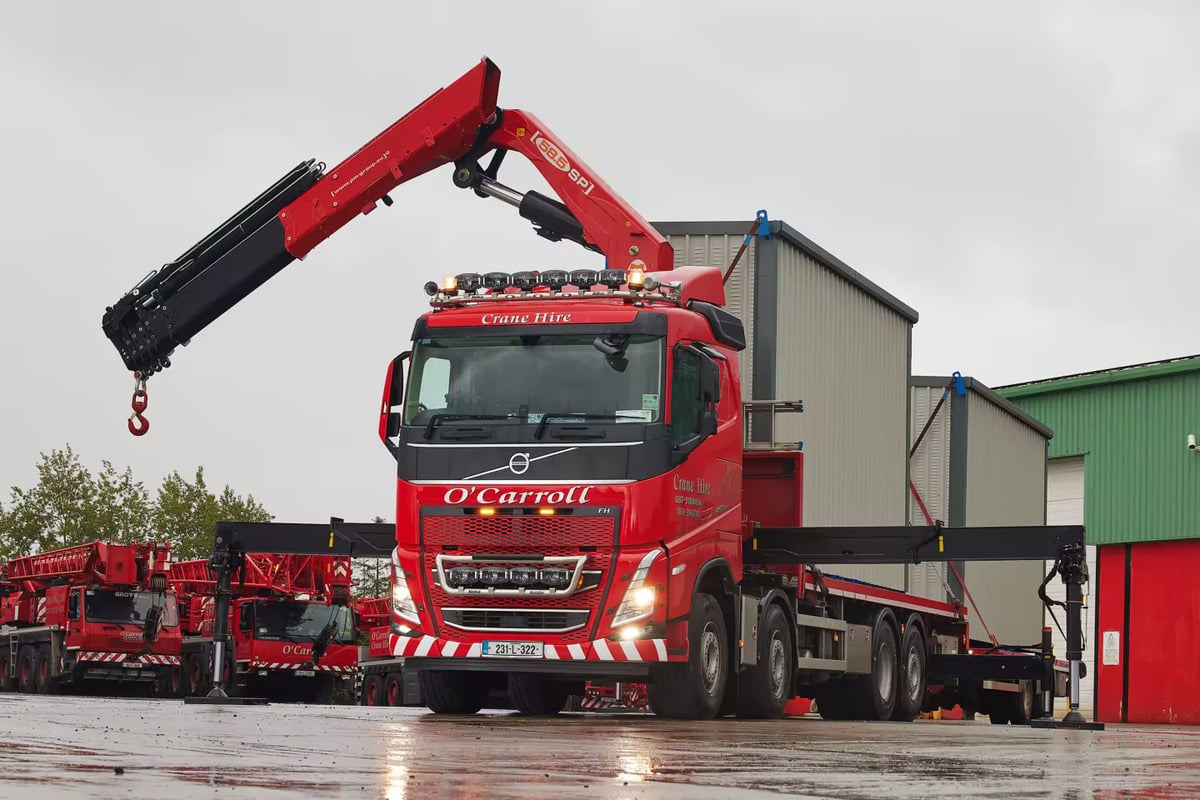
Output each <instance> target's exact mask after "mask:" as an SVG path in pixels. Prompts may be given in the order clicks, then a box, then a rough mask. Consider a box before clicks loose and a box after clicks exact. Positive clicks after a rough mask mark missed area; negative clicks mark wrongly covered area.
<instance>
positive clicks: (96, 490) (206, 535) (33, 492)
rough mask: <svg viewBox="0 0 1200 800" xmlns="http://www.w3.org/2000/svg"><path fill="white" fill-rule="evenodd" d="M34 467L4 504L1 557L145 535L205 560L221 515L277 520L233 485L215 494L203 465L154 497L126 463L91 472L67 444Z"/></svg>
mask: <svg viewBox="0 0 1200 800" xmlns="http://www.w3.org/2000/svg"><path fill="white" fill-rule="evenodd" d="M37 472H38V482H37V483H36V484H35V485H34V486H33V487H32V488H29V489H23V488H21V487H18V486H14V487H12V492H11V499H10V502H9V504H8V507H7V508H6V507H4V506H3V505H0V559H8V558H12V557H14V556H22V555H28V554H30V553H38V552H44V551H47V550H56V549H58V548H61V547H69V546H71V545H75V544H83V543H84V542H91V541H106V542H131V541H146V540H155V541H168V542H170V543H171V545H172V555H173V556H174V557H175V558H177V559H179V558H202V557H205V556H207V555H208V554H209V553H211V552H212V542H213V529H214V527H215V525H216V522H217V520H220V519H231V520H245V521H249V522H269V521H270V520H272V519H274V517H273V516H271V515H270V514H268V513H267V510H266V509H265V508H263V507H262V505H260V504H259V503H258V502H257V501H256V500H255V499H254V496H253V495H246V496H245V497H242V496H241V495H239V494H237V493H236V492H234V491H233V489H231V488H230V487H229V486H226V487H225V488H224V490H222V492H221V493H220V495H214V494H212V493H211V492H210V491H209V490H208V488H207V486H206V485H205V482H204V469H203V468H202V467H201V468H197V469H196V473H195V478H194V480H192V481H190V482H189V481H187V480H185V479H184V478H182V477H181V476H180V475H179V473H178V472H173V473H172V474H171V475H169V476H168V477H167V478H166V479H164V480H163V483H162V486H161V487H159V490H158V497H157V499H156V500H151V497H150V492H149V491H147V490H146V487H145V486H144V485H143V484H142V483H141V482H140V481H137V480H135V479H134V476H133V471H132V470H131V469H130V468H128V467H126V468H125V470H124V471H122V472H118V471H117V469H116V467H114V466H113V464H112V463H111V462H109V461H103V462H101V469H100V471H99V472H98V473H96V474H92V472H91V471H90V470H89V469H88V468H87V467H85V466H84V465H83V464H82V463H80V460H79V456H78V455H76V454H75V452H74V450H72V449H71V446H70V444H68V445H67V446H66V448H65V449H63V450H51V451H50V452H49V453H42V454H41V459H40V461H39V462H38V466H37Z"/></svg>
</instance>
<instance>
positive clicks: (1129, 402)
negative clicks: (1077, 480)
mask: <svg viewBox="0 0 1200 800" xmlns="http://www.w3.org/2000/svg"><path fill="white" fill-rule="evenodd" d="M1116 374H1119V373H1116ZM1030 388H1034V387H1030ZM1011 399H1012V402H1013V403H1014V404H1016V405H1018V406H1020V407H1021V408H1022V409H1024V410H1025V411H1026V412H1028V413H1029V414H1030V415H1032V416H1034V417H1036V418H1037V419H1039V420H1041V421H1043V422H1044V423H1046V424H1047V425H1049V426H1050V427H1052V428H1054V431H1055V436H1054V439H1053V440H1052V441H1051V443H1050V455H1051V457H1058V456H1073V455H1083V454H1085V453H1086V454H1087V462H1086V471H1087V475H1086V480H1087V487H1088V490H1087V495H1086V498H1085V501H1086V505H1085V509H1084V514H1085V524H1086V525H1087V536H1088V542H1089V543H1090V544H1114V543H1125V542H1141V541H1154V540H1164V539H1187V538H1200V451H1189V450H1187V448H1186V445H1185V441H1186V437H1187V434H1189V433H1194V434H1196V435H1197V436H1198V437H1200V371H1193V372H1180V373H1176V374H1169V375H1160V376H1156V377H1148V378H1145V379H1137V380H1128V381H1123V382H1119V383H1118V382H1110V383H1100V384H1098V385H1093V386H1088V387H1086V388H1077V389H1071V390H1069V391H1054V390H1052V389H1050V390H1048V393H1045V394H1033V395H1026V396H1016V395H1014V396H1013V397H1012V398H1011Z"/></svg>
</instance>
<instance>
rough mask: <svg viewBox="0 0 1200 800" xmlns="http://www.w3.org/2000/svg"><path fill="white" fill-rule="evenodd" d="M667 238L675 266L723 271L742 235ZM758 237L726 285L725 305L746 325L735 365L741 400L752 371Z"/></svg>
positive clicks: (747, 390)
mask: <svg viewBox="0 0 1200 800" xmlns="http://www.w3.org/2000/svg"><path fill="white" fill-rule="evenodd" d="M666 238H667V241H668V242H670V244H671V247H672V248H674V250H675V266H677V267H687V266H692V267H718V268H720V269H721V270H722V273H724V270H725V269H727V268H728V267H729V264H730V262H732V261H733V257H734V255H736V254H737V251H738V248H739V247H741V246H742V240H743V238H744V237H742V236H733V235H730V234H683V235H674V236H671V235H668V236H667V237H666ZM757 251H758V240H757V239H753V240H752V241H751V243H750V246H749V247H748V248H746V252H745V253H743V254H742V258H741V260H740V261H738V265H737V269H736V270H734V273H733V275H731V276H730V278H729V283H727V284H725V307H726V308H727V309H729V311H730V312H731V313H733V314H736V315H737V317H738V319H740V320H741V321H742V325H744V326H745V327H746V349H745V350H743V351H742V352H741V353H740V354H739V360H738V368H739V371H740V372H741V377H742V399H743V400H749V399H751V396H750V392H751V380H750V378H751V376H752V375H753V374H754V302H753V298H754V271H755V265H756V264H757Z"/></svg>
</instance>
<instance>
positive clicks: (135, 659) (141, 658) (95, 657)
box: [75, 650, 179, 667]
mask: <svg viewBox="0 0 1200 800" xmlns="http://www.w3.org/2000/svg"><path fill="white" fill-rule="evenodd" d="M75 660H76V661H98V662H102V663H105V664H150V665H157V666H168V667H177V666H179V656H156V655H150V654H142V655H139V654H137V653H106V652H97V651H92V650H82V651H79V652H76V653H75Z"/></svg>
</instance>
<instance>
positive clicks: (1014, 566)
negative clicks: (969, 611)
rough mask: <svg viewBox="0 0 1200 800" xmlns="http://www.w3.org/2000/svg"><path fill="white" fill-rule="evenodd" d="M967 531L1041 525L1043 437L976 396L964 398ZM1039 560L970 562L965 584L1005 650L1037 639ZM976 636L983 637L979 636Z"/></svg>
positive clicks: (1039, 626) (977, 632) (978, 633)
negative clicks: (965, 418)
mask: <svg viewBox="0 0 1200 800" xmlns="http://www.w3.org/2000/svg"><path fill="white" fill-rule="evenodd" d="M968 403H969V407H968V413H967V440H968V444H967V470H966V518H965V520H964V521H965V523H966V524H967V525H968V526H987V525H1042V524H1044V523H1045V518H1046V437H1045V436H1044V435H1043V434H1042V433H1041V432H1040V431H1038V430H1035V429H1034V428H1031V427H1029V426H1028V425H1026V424H1025V423H1024V422H1022V421H1021V420H1018V419H1016V418H1015V417H1013V416H1012V415H1011V414H1009V413H1007V412H1006V411H1004V410H1002V409H1001V408H999V407H998V406H996V405H995V404H993V403H992V402H991V401H990V400H988V399H987V398H986V397H984V396H983V395H981V394H979V393H977V392H974V391H972V392H970V393H969V394H968ZM1043 569H1044V565H1043V562H1041V561H990V562H974V563H971V562H968V563H967V564H965V565H964V570H963V580H964V581H966V584H967V588H968V589H970V591H971V595H972V597H973V598H974V599H975V602H976V604H977V605H978V606H979V611H980V613H981V614H982V615H983V618H984V619H985V620H986V621H987V624H988V627H989V628H990V629H991V632H992V633H993V634H994V635H995V636H996V637H997V638H998V639H999V640H1000V641H1001V642H1004V643H1006V644H1025V645H1031V644H1035V643H1037V642H1039V641H1040V640H1041V630H1042V602H1041V600H1039V599H1038V596H1037V589H1038V586H1039V585H1040V584H1041V582H1042V577H1043V575H1044V571H1043ZM974 635H975V636H976V637H977V638H982V635H983V631H982V630H978V629H976V630H975V631H974Z"/></svg>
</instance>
